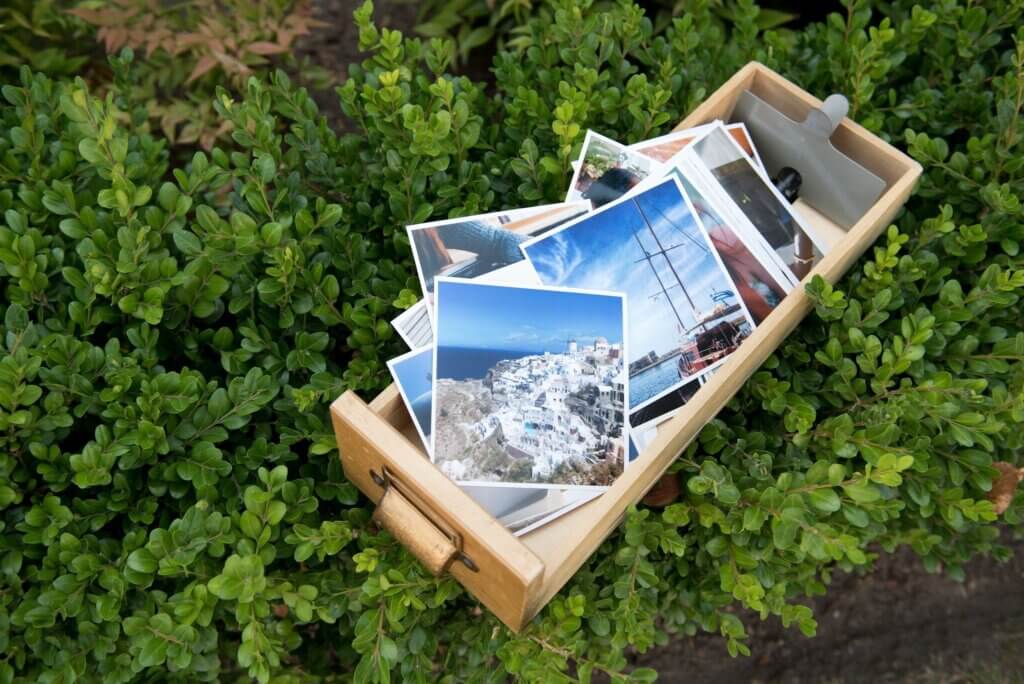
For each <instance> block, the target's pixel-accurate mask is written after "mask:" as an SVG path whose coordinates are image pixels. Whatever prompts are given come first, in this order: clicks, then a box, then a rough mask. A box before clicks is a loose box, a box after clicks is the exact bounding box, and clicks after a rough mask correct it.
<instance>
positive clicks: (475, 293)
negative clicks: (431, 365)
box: [437, 280, 626, 380]
mask: <svg viewBox="0 0 1024 684" xmlns="http://www.w3.org/2000/svg"><path fill="white" fill-rule="evenodd" d="M437 293H438V298H437V377H438V378H444V379H453V380H465V379H467V378H482V377H484V376H485V375H486V374H487V371H488V370H490V369H491V368H493V367H494V365H495V364H496V363H497V362H498V361H501V360H502V359H518V358H522V357H524V356H531V355H534V354H543V353H544V352H553V353H560V352H562V351H564V350H565V348H566V344H567V342H568V341H569V340H570V339H572V340H575V341H576V343H577V344H579V345H580V346H586V345H588V344H593V342H594V340H596V339H597V338H599V337H603V338H604V339H605V340H607V342H608V344H612V345H614V344H620V345H621V344H623V341H624V337H625V334H624V333H625V325H626V323H625V321H624V320H623V300H622V297H619V296H616V295H612V294H597V293H586V292H566V291H563V290H556V289H549V288H539V287H509V286H504V285H493V284H486V283H478V282H476V283H475V282H472V281H463V280H438V281H437Z"/></svg>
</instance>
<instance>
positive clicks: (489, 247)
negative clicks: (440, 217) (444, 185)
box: [406, 202, 590, 315]
mask: <svg viewBox="0 0 1024 684" xmlns="http://www.w3.org/2000/svg"><path fill="white" fill-rule="evenodd" d="M589 208H590V206H589V205H588V204H587V203H586V202H565V203H559V204H547V205H543V206H539V207H529V208H526V209H513V210H510V211H499V212H493V213H490V214H481V215H479V216H465V217H462V218H456V219H448V220H444V221H432V222H430V223H420V224H416V225H411V226H407V227H406V231H407V232H408V234H409V243H410V244H411V245H412V254H413V260H414V261H415V262H416V272H417V274H418V275H419V278H420V288H421V289H422V291H423V301H424V302H426V304H425V306H426V307H427V308H428V310H431V309H432V307H433V298H434V278H436V277H438V276H444V277H448V278H464V279H467V280H468V279H473V278H481V277H483V278H486V277H488V276H490V277H492V278H494V279H496V280H504V281H509V280H512V281H514V280H515V279H516V277H517V274H518V275H522V274H523V271H522V270H521V267H522V266H525V264H523V263H522V262H523V254H522V252H521V251H520V250H519V243H521V242H523V241H524V240H528V239H530V238H531V237H534V236H537V235H541V234H543V233H544V232H545V231H548V230H550V229H552V228H555V227H557V226H559V225H560V224H562V223H564V222H566V221H568V220H570V219H572V218H575V217H577V216H580V215H581V214H583V213H584V212H586V211H587V210H588V209H589ZM525 273H526V274H529V273H530V271H529V269H526V271H525ZM430 314H431V315H433V312H432V311H430Z"/></svg>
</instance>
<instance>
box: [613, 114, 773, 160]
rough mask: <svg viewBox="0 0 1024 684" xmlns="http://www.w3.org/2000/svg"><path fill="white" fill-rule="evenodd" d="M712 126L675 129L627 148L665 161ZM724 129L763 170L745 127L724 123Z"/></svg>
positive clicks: (712, 125)
mask: <svg viewBox="0 0 1024 684" xmlns="http://www.w3.org/2000/svg"><path fill="white" fill-rule="evenodd" d="M714 127H715V124H713V123H712V124H704V125H703V126H696V127H694V128H688V129H686V130H683V131H676V132H673V133H669V134H668V135H663V136H661V137H659V138H652V139H650V140H644V141H643V142H638V143H636V144H634V145H630V146H629V149H630V150H631V151H634V152H639V153H641V154H643V155H645V156H648V157H650V158H651V159H654V160H655V161H659V162H662V163H665V162H667V161H668V160H670V159H671V158H672V157H674V156H675V155H677V154H679V153H680V152H681V151H682V150H683V148H685V147H686V146H687V145H689V144H690V143H691V142H693V141H694V140H696V139H697V138H699V137H700V136H702V135H704V134H706V133H707V132H709V131H710V130H711V129H712V128H714ZM725 130H726V132H728V134H729V135H730V136H732V139H733V140H735V141H736V144H737V145H739V146H740V148H742V150H743V151H744V152H745V153H746V154H747V156H748V157H750V158H751V159H753V160H754V163H756V164H757V166H758V169H760V170H761V171H762V172H763V171H764V164H762V163H761V157H759V156H758V154H757V149H756V148H755V147H754V143H753V141H752V140H751V139H750V133H748V132H747V127H746V126H744V125H743V124H742V123H734V124H725Z"/></svg>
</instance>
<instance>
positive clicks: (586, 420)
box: [434, 285, 626, 486]
mask: <svg viewBox="0 0 1024 684" xmlns="http://www.w3.org/2000/svg"><path fill="white" fill-rule="evenodd" d="M474 287H477V288H480V287H486V286H482V285H475V286H474ZM513 289H514V288H495V287H491V288H490V292H488V294H491V295H493V294H498V295H502V294H507V293H508V291H509V290H513ZM523 292H524V291H523V290H518V291H517V292H516V296H517V297H518V298H522V297H523ZM530 292H531V294H533V295H534V296H542V297H543V298H544V299H545V300H549V299H550V298H551V297H552V295H556V296H562V297H565V296H571V297H573V298H578V297H595V295H582V294H576V293H559V292H550V291H549V292H543V291H538V290H533V291H530ZM600 298H601V299H605V300H611V303H613V304H615V305H616V308H619V309H620V310H621V300H619V299H618V298H615V297H606V296H602V297H600ZM452 299H454V297H452ZM544 304H545V307H544V310H547V311H550V312H551V313H552V314H555V315H556V318H571V316H557V313H558V312H559V311H565V309H564V308H562V307H560V306H553V305H555V302H552V301H545V302H544ZM446 306H448V302H445V303H444V304H442V309H443V308H444V307H446ZM549 307H550V308H549ZM517 308H518V307H517ZM570 308H571V307H570ZM492 310H493V309H492ZM505 311H506V313H508V311H507V309H506V310H505ZM524 311H529V312H530V319H531V320H532V321H533V324H532V325H533V326H535V324H536V322H537V319H538V318H539V316H538V311H540V309H537V308H532V309H531V308H530V307H526V308H525V309H524ZM444 314H445V312H444V311H441V312H440V314H439V315H440V316H441V317H442V318H443V317H444ZM620 316H621V314H620ZM511 317H512V319H516V317H515V315H514V314H512V315H511ZM439 323H440V321H439ZM564 323H565V321H562V323H560V325H559V330H558V332H563V329H564V328H565V325H564ZM518 326H519V322H518V321H517V320H513V321H510V322H508V323H506V326H505V329H506V331H507V332H509V335H507V336H506V339H507V340H509V341H510V342H512V341H513V340H516V339H517V337H516V332H517V330H518ZM570 326H571V323H570ZM594 327H595V326H594V322H590V324H589V325H581V326H579V328H580V329H581V331H583V330H592V329H594ZM612 327H613V328H616V327H617V331H618V332H619V334H618V335H617V336H615V337H614V338H613V339H612V340H609V339H608V338H607V337H605V336H602V335H596V336H588V337H586V338H584V337H583V336H580V337H579V338H576V337H566V338H564V339H563V340H562V341H561V342H560V343H558V344H557V346H556V345H555V344H553V343H552V340H551V334H550V333H548V334H547V335H545V336H544V337H542V342H541V344H539V345H537V344H530V345H528V344H527V343H526V342H525V341H522V342H518V343H514V344H513V345H512V346H519V347H530V346H532V347H534V349H529V348H521V349H512V348H510V347H509V346H508V345H504V347H505V348H496V347H497V346H498V345H494V346H490V347H489V348H487V349H480V348H478V347H477V348H465V347H462V346H460V345H459V346H453V345H444V344H440V345H439V349H438V376H437V379H436V383H437V388H436V392H437V394H436V403H437V408H436V413H435V432H434V438H435V443H434V460H435V462H436V463H438V465H439V466H440V467H441V469H442V470H443V471H444V472H445V473H446V474H447V475H449V476H450V477H452V478H453V479H455V480H457V481H461V482H520V483H533V484H546V485H559V486H562V485H581V486H604V485H608V484H611V482H612V480H614V479H615V477H616V476H617V475H618V474H620V473H621V472H622V465H623V461H624V447H625V443H626V442H625V430H624V426H625V423H624V411H625V406H626V388H625V378H626V376H625V372H624V370H625V362H624V350H623V344H622V337H621V330H622V321H621V319H620V320H619V321H618V325H617V326H614V325H613V326H612ZM439 329H440V330H444V329H450V328H449V327H448V326H441V325H439ZM538 346H540V347H542V348H543V349H537V348H536V347H538Z"/></svg>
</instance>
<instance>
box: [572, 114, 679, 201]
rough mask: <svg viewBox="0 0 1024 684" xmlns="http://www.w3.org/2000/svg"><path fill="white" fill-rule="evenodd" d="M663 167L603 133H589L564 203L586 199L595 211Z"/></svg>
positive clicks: (575, 166)
mask: <svg viewBox="0 0 1024 684" xmlns="http://www.w3.org/2000/svg"><path fill="white" fill-rule="evenodd" d="M660 167H661V165H660V164H659V163H658V162H656V161H655V160H654V159H651V158H650V157H648V156H645V155H642V154H637V153H635V152H631V151H630V150H629V148H628V147H626V146H625V145H622V144H621V143H617V142H615V141H614V140H612V139H611V138H606V137H604V136H603V135H601V134H600V133H595V132H594V131H587V137H586V138H584V139H583V150H582V152H581V153H580V158H579V161H578V163H577V164H575V165H574V166H573V175H572V181H571V182H570V183H569V192H568V194H566V196H565V200H566V201H567V202H571V201H576V200H586V201H588V202H589V203H590V206H592V207H594V208H595V209H596V208H597V207H601V206H604V205H605V204H608V203H609V202H612V201H614V200H616V199H618V198H619V197H622V196H623V195H625V194H626V193H627V192H629V191H630V190H631V189H632V188H633V187H634V186H635V185H636V184H637V183H639V182H640V181H642V180H643V179H645V178H647V177H648V176H650V175H652V174H655V173H656V172H657V171H658V170H659V169H660Z"/></svg>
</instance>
